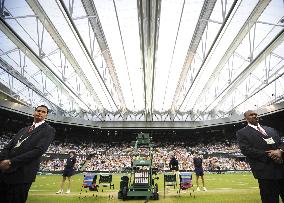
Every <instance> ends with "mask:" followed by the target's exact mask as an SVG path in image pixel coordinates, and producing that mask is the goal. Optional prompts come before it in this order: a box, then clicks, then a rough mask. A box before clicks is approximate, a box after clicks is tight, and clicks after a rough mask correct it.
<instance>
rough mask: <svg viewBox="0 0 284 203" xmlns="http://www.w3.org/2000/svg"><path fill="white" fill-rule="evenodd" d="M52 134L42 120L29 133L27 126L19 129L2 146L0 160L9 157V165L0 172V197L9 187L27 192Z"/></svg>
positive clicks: (52, 136) (52, 130) (49, 127)
mask: <svg viewBox="0 0 284 203" xmlns="http://www.w3.org/2000/svg"><path fill="white" fill-rule="evenodd" d="M54 136H55V129H54V128H52V127H51V126H50V125H48V124H47V123H46V122H44V123H43V124H41V125H39V126H38V127H37V128H35V129H34V130H33V131H32V132H30V133H28V127H27V128H23V129H21V130H20V131H19V132H18V133H17V134H16V135H15V136H14V137H13V138H12V140H11V141H10V142H9V143H8V144H7V145H6V146H5V147H4V149H3V150H2V151H1V152H0V160H5V159H9V160H10V161H11V167H10V168H9V169H8V170H7V171H5V172H2V173H1V174H0V187H1V188H0V189H1V191H0V192H1V193H0V194H1V197H3V196H5V195H7V194H8V193H11V189H12V188H15V187H19V188H21V190H23V193H27V192H28V190H29V188H30V186H31V183H32V182H34V181H35V178H36V174H37V171H38V169H39V164H40V160H41V156H42V154H44V153H45V152H46V150H47V149H48V147H49V145H50V143H51V142H52V141H53V139H54ZM25 138H27V139H26V140H25V141H24V142H22V143H21V145H20V146H19V147H15V146H16V144H17V142H18V140H23V139H25ZM23 185H24V189H23V188H22V186H23ZM7 188H9V189H7ZM26 190H27V191H26ZM3 193H4V194H3ZM5 193H6V194H5ZM10 195H13V194H10ZM17 195H19V194H18V193H17ZM23 198H27V194H23ZM6 201H11V200H6ZM15 201H18V202H25V200H13V202H15Z"/></svg>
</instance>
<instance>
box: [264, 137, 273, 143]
mask: <svg viewBox="0 0 284 203" xmlns="http://www.w3.org/2000/svg"><path fill="white" fill-rule="evenodd" d="M264 141H265V142H266V143H267V144H275V142H274V140H273V139H272V137H270V138H267V139H265V138H264Z"/></svg>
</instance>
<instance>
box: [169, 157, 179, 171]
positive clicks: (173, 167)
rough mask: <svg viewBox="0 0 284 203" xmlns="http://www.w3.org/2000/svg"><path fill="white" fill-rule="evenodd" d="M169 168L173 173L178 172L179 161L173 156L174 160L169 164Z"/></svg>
mask: <svg viewBox="0 0 284 203" xmlns="http://www.w3.org/2000/svg"><path fill="white" fill-rule="evenodd" d="M169 168H170V170H171V171H178V160H177V159H176V158H175V156H174V155H172V158H171V160H170V163H169Z"/></svg>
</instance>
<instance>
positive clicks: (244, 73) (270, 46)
mask: <svg viewBox="0 0 284 203" xmlns="http://www.w3.org/2000/svg"><path fill="white" fill-rule="evenodd" d="M283 40H284V29H282V30H281V31H280V32H279V33H278V35H277V36H276V37H275V38H274V39H273V40H272V41H271V42H270V43H269V44H268V45H267V46H266V47H265V48H264V50H263V51H262V52H260V53H259V55H258V56H257V57H256V58H255V59H254V60H253V61H252V62H251V63H250V64H249V65H248V66H247V67H246V68H245V69H244V70H243V71H242V72H241V73H240V74H239V75H238V76H237V77H236V78H235V79H234V80H233V81H232V82H231V84H230V85H229V86H227V87H226V88H225V89H224V91H223V92H222V93H221V94H219V95H218V96H217V97H216V98H215V99H214V100H213V101H212V102H211V103H210V104H209V105H208V106H207V107H206V109H208V108H209V107H210V106H211V105H213V104H214V102H215V103H216V104H215V106H214V108H215V107H216V105H222V103H223V102H224V101H225V99H226V98H228V96H229V95H230V94H231V93H232V92H233V91H234V90H235V89H236V88H237V87H238V86H239V85H240V84H241V83H242V82H243V81H244V80H245V79H246V78H247V77H248V76H249V74H250V73H251V72H252V71H254V70H255V69H256V67H258V65H259V64H260V63H261V62H262V61H263V60H265V58H266V57H267V55H269V54H270V53H271V52H272V51H273V50H274V49H275V48H276V47H277V46H278V45H279V44H281V43H283ZM220 97H222V98H221V99H219V98H220ZM217 99H219V101H218V102H216V100H217ZM206 109H204V110H203V111H205V110H206Z"/></svg>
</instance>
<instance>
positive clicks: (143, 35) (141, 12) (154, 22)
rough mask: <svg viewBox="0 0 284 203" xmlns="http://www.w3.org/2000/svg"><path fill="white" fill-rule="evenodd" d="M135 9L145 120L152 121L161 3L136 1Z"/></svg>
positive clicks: (144, 0)
mask: <svg viewBox="0 0 284 203" xmlns="http://www.w3.org/2000/svg"><path fill="white" fill-rule="evenodd" d="M137 8H138V21H139V35H140V47H141V54H142V67H143V72H144V94H145V120H146V121H152V120H153V118H152V116H153V115H152V114H153V112H152V111H153V87H154V72H155V63H156V59H155V58H156V52H157V46H158V38H159V25H160V13H161V1H152V0H137Z"/></svg>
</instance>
